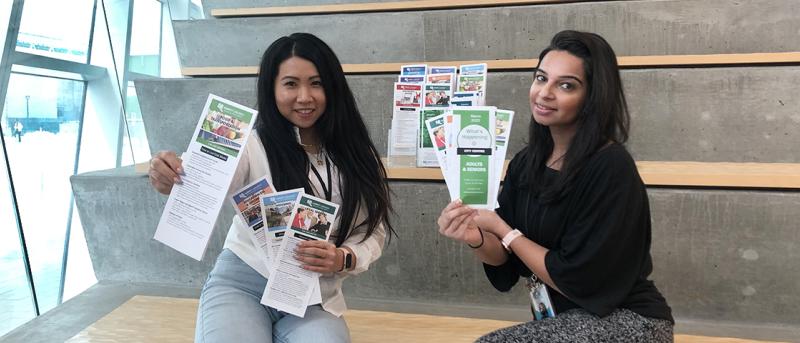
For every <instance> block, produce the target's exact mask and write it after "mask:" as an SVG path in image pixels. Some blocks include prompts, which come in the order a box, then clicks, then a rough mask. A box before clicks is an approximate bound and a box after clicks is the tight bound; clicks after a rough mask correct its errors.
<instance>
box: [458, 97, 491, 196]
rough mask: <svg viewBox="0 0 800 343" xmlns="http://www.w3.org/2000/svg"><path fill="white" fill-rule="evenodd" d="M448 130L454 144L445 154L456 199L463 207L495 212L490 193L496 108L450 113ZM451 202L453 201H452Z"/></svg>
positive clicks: (474, 108) (480, 108)
mask: <svg viewBox="0 0 800 343" xmlns="http://www.w3.org/2000/svg"><path fill="white" fill-rule="evenodd" d="M452 112H453V116H452V117H453V119H452V123H451V124H450V127H451V128H452V130H453V137H454V141H453V142H452V146H451V148H450V150H449V151H448V152H447V163H448V164H449V165H448V167H447V169H448V173H449V174H450V177H451V178H452V179H453V180H458V181H457V182H454V184H453V185H452V186H453V187H454V188H455V189H454V190H452V194H454V195H456V196H457V197H458V198H460V199H461V201H463V203H464V204H467V205H470V206H472V207H475V208H485V209H494V204H495V199H493V198H492V194H491V190H492V184H493V181H494V163H493V162H494V161H493V159H492V156H493V154H494V148H495V135H494V133H495V108H494V107H471V108H454V109H452ZM453 200H454V199H453Z"/></svg>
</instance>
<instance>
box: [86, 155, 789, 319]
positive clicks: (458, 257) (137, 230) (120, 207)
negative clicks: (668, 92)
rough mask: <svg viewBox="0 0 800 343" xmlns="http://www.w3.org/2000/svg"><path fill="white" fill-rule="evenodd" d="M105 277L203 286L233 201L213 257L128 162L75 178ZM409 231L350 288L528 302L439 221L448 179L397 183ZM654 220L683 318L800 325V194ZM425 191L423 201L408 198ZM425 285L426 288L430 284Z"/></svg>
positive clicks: (670, 296) (656, 191)
mask: <svg viewBox="0 0 800 343" xmlns="http://www.w3.org/2000/svg"><path fill="white" fill-rule="evenodd" d="M72 185H73V191H74V194H75V201H76V203H77V208H78V212H79V214H80V218H81V222H82V223H83V228H84V231H85V235H86V239H87V243H88V247H89V252H90V255H91V257H92V261H93V265H94V269H95V273H96V274H97V279H98V280H103V281H121V282H128V281H132V282H155V283H161V284H170V285H175V286H181V287H200V286H201V285H202V284H203V282H204V280H205V278H206V275H207V273H208V272H209V271H210V269H211V267H212V265H213V262H214V259H215V258H216V255H217V253H218V252H219V251H220V249H221V247H222V242H223V240H224V236H225V234H226V231H227V229H228V227H229V223H230V218H231V217H230V216H231V214H232V213H231V212H232V209H231V208H230V207H229V206H225V207H224V210H223V213H222V215H221V216H220V219H219V220H218V222H217V226H216V228H215V231H214V233H213V236H212V239H211V242H210V243H209V247H208V252H207V254H206V256H205V258H204V259H203V261H202V262H196V261H194V260H192V259H190V258H189V257H186V256H183V255H181V254H179V253H177V252H175V251H174V250H172V249H170V248H168V247H166V246H164V245H163V244H161V243H158V242H156V241H154V240H152V237H153V233H154V232H155V228H156V225H157V223H158V219H159V218H160V216H161V212H162V210H163V203H164V201H165V200H166V198H165V197H163V196H161V195H158V194H156V193H155V192H154V191H153V190H152V189H151V187H150V185H149V182H148V180H147V177H146V176H145V175H135V174H133V173H131V172H130V171H129V170H127V169H122V170H113V171H101V172H93V173H87V174H81V175H78V176H74V177H72ZM390 186H391V187H392V189H393V191H394V194H395V195H394V198H393V203H394V205H395V209H396V211H397V213H398V214H399V215H400V217H399V218H397V219H396V220H395V221H394V223H395V225H396V229H397V232H398V234H399V237H398V238H397V239H396V240H393V242H392V244H391V245H389V247H388V248H387V249H385V251H384V254H383V257H382V258H381V259H380V260H379V261H378V262H377V263H376V264H375V265H373V266H371V268H370V271H369V272H367V273H364V274H362V275H359V277H356V278H351V279H348V280H346V281H345V283H346V285H345V288H344V291H345V294H347V295H348V296H353V297H360V298H370V299H390V300H395V301H405V302H415V303H425V302H437V301H438V302H442V303H445V304H451V305H455V304H475V305H480V306H490V307H492V306H494V307H497V306H510V307H515V308H521V309H524V308H525V306H526V305H525V304H526V299H527V297H526V294H525V293H524V290H523V289H522V288H523V287H516V288H515V289H514V290H512V292H510V293H508V294H506V293H500V292H496V291H495V290H494V289H493V288H492V287H491V285H490V284H489V282H488V281H487V280H486V277H485V276H484V273H483V269H482V267H481V266H480V264H479V263H477V261H476V260H475V258H474V256H472V253H471V252H470V251H469V248H467V247H465V246H463V245H462V244H457V243H455V242H453V241H451V240H449V239H446V238H443V237H442V236H440V235H439V234H438V232H437V231H436V229H435V227H436V223H435V221H436V218H437V216H438V214H439V211H440V209H441V208H442V207H443V206H444V205H445V204H446V203H447V202H448V194H447V191H446V187H445V185H444V184H443V183H441V182H439V183H431V182H410V181H402V182H396V181H392V182H390ZM648 193H649V196H650V206H651V212H652V216H653V220H652V222H653V239H652V242H653V243H652V249H651V251H652V256H653V263H654V271H653V274H652V278H653V279H654V280H655V282H656V285H657V286H658V287H659V289H660V290H661V291H662V292H663V294H664V296H665V297H666V298H667V300H668V302H669V304H670V306H672V308H673V311H674V314H675V317H676V318H684V319H695V320H714V321H733V322H744V323H751V324H757V323H764V322H768V323H783V324H785V325H796V326H800V322H799V321H798V318H797V316H796V315H795V314H796V309H797V308H798V307H800V284H798V283H797V280H800V264H797V263H787V261H796V260H797V259H798V257H800V256H798V254H797V251H798V249H797V239H796V238H797V225H796V223H798V222H800V212H798V211H797V210H796V209H797V208H800V193H797V192H791V191H788V192H783V191H746V190H737V191H731V190H697V189H685V190H681V189H661V188H651V189H649V190H648ZM408 199H415V201H408ZM421 285H424V286H421Z"/></svg>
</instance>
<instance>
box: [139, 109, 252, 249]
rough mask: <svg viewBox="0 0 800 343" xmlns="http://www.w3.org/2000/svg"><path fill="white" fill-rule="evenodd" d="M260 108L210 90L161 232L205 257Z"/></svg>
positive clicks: (161, 235)
mask: <svg viewBox="0 0 800 343" xmlns="http://www.w3.org/2000/svg"><path fill="white" fill-rule="evenodd" d="M257 114H258V112H257V111H256V110H254V109H251V108H247V107H246V106H243V105H240V104H237V103H235V102H233V101H230V100H226V99H223V98H221V97H218V96H216V95H213V94H209V96H208V100H206V104H205V106H204V107H203V111H202V115H201V116H200V120H199V121H198V122H197V127H196V128H195V131H194V135H193V136H192V137H193V138H192V141H191V143H190V144H189V148H188V149H187V152H186V154H184V156H185V158H184V160H183V169H184V175H182V176H181V180H182V182H181V183H180V184H175V185H174V186H173V187H172V192H171V193H170V195H169V199H167V204H166V205H165V206H164V212H162V214H161V219H160V220H159V222H158V227H157V228H156V233H155V236H154V237H153V238H154V239H156V240H157V241H160V242H162V243H164V244H166V245H168V246H170V247H171V248H173V249H175V250H178V251H179V252H181V253H183V254H185V255H187V256H189V257H191V258H193V259H195V260H198V261H199V260H201V259H202V258H203V254H204V253H205V251H206V246H207V245H208V240H209V238H210V236H211V232H212V230H213V229H214V224H215V223H216V221H217V216H218V215H219V211H220V209H221V208H222V204H223V203H224V202H225V197H226V194H227V192H228V187H229V186H230V184H231V179H232V178H233V174H234V172H235V171H236V166H237V165H238V164H239V158H240V157H241V154H242V149H243V148H244V145H245V142H246V141H247V139H248V137H249V136H250V133H251V131H252V129H253V123H254V122H255V119H256V115H257Z"/></svg>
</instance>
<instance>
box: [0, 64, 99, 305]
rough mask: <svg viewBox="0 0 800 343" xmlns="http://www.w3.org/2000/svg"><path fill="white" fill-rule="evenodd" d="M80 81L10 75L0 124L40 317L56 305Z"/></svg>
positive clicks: (80, 103) (80, 102) (82, 85)
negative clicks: (5, 130)
mask: <svg viewBox="0 0 800 343" xmlns="http://www.w3.org/2000/svg"><path fill="white" fill-rule="evenodd" d="M84 90H85V83H84V82H82V81H74V80H65V79H56V78H50V77H42V76H34V75H25V74H18V73H11V77H10V79H9V86H8V91H7V94H6V101H5V106H4V108H3V115H2V123H3V125H4V127H16V128H18V129H17V130H15V134H16V139H14V138H12V139H6V140H5V142H6V148H7V151H8V162H9V165H10V166H11V175H12V177H13V180H14V188H15V190H16V194H17V206H18V208H19V212H20V220H21V222H22V227H23V232H24V234H25V240H26V243H27V247H28V255H29V257H30V266H31V270H32V272H33V281H34V286H35V289H36V296H37V299H38V301H39V310H40V312H41V313H44V312H46V311H47V310H49V309H51V308H53V307H55V306H56V304H57V302H58V293H59V287H60V285H61V263H62V257H63V256H62V254H63V250H64V240H65V237H64V236H65V233H66V228H67V219H68V212H69V209H70V206H69V205H70V202H71V201H72V199H71V196H70V195H71V187H70V183H69V177H70V176H71V175H72V174H73V172H74V170H75V156H76V145H77V140H78V130H79V127H80V118H81V112H82V111H83V108H82V107H83V94H84Z"/></svg>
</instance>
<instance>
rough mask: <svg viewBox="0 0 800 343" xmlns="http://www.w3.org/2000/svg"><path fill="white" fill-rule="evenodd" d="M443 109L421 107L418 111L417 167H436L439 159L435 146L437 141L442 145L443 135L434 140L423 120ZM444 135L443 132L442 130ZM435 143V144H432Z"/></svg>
mask: <svg viewBox="0 0 800 343" xmlns="http://www.w3.org/2000/svg"><path fill="white" fill-rule="evenodd" d="M444 111H445V109H438V108H423V109H422V110H421V111H420V112H419V124H418V125H419V138H418V139H417V167H438V166H439V159H438V158H437V156H436V147H437V146H438V144H439V143H441V144H442V145H444V139H443V138H444V137H442V139H441V140H435V139H433V138H431V136H430V135H428V129H427V128H426V127H425V122H426V121H427V120H428V119H430V118H433V117H437V116H441V115H442V113H444ZM442 135H444V132H442ZM434 143H436V144H437V145H434Z"/></svg>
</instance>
